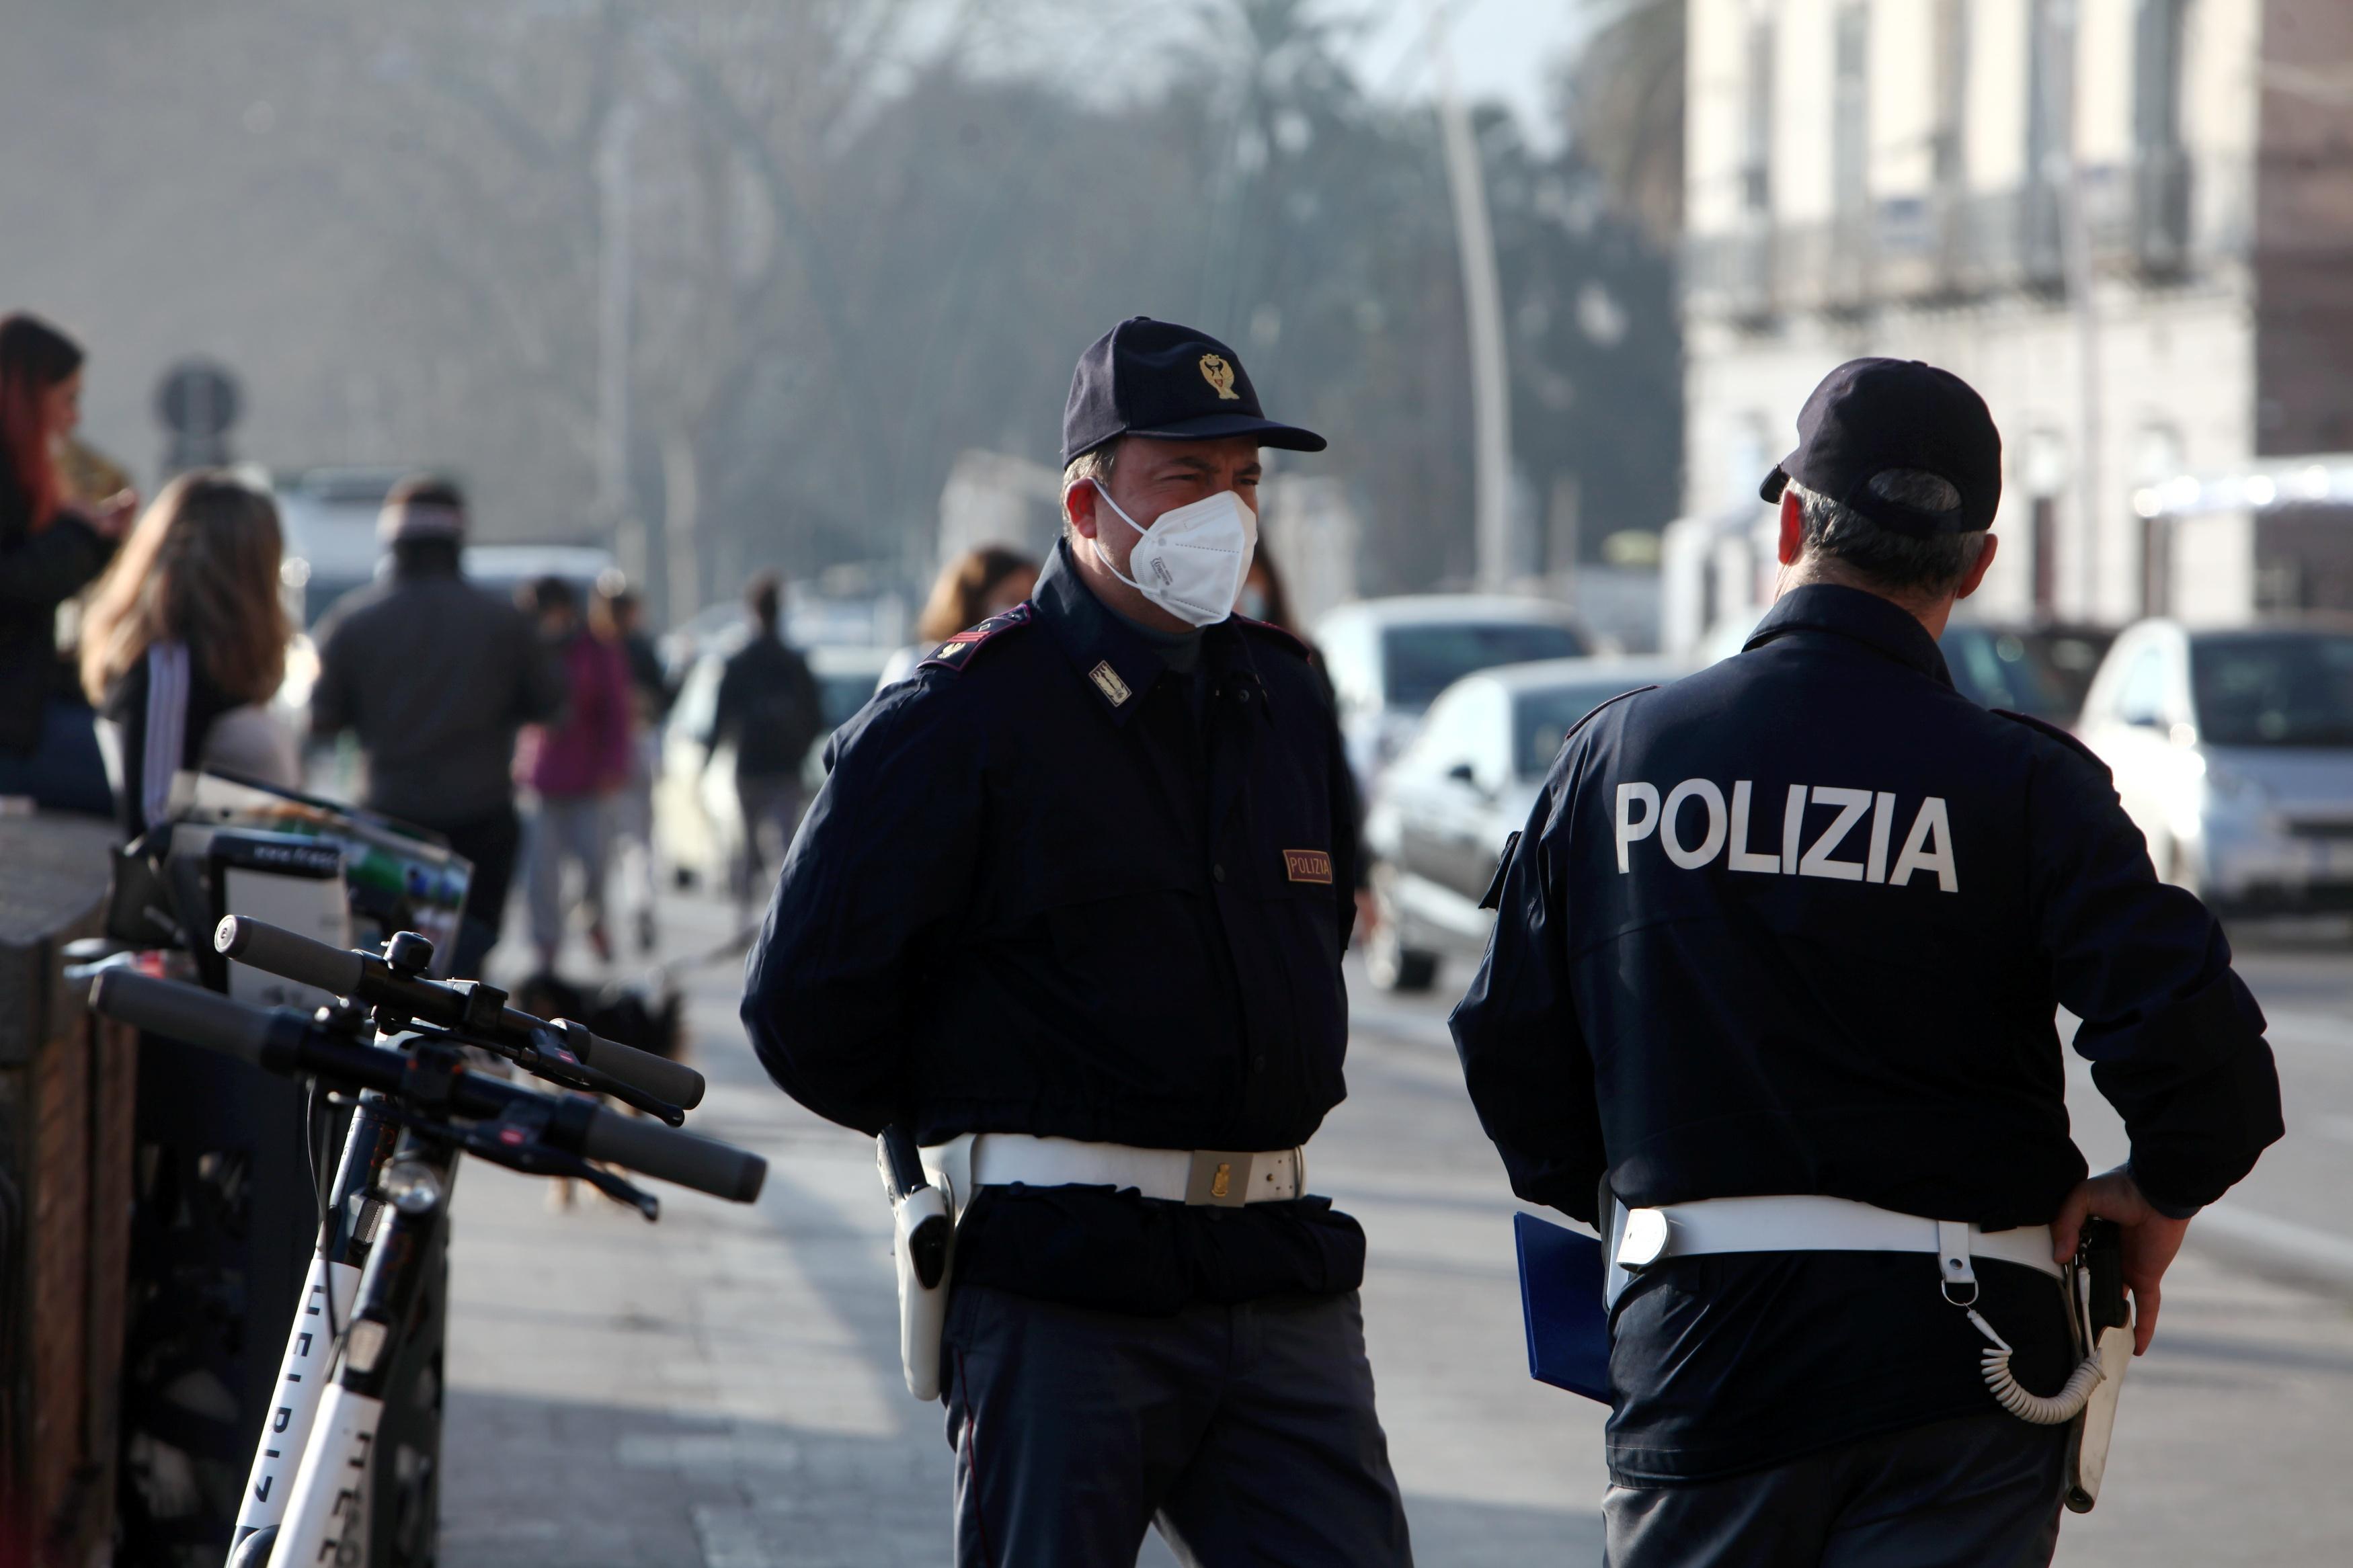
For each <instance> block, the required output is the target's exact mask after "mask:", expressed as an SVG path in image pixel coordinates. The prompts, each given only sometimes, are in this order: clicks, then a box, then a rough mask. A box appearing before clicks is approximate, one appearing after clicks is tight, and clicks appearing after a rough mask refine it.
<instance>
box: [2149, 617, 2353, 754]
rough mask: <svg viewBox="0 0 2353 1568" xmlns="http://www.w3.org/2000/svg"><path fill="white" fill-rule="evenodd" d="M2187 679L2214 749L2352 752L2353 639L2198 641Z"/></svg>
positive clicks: (2292, 636)
mask: <svg viewBox="0 0 2353 1568" xmlns="http://www.w3.org/2000/svg"><path fill="white" fill-rule="evenodd" d="M2189 679H2190V683H2191V685H2192V686H2193V687H2195V688H2196V690H2197V696H2198V727H2199V730H2200V733H2201V734H2202V735H2203V736H2204V737H2205V740H2206V742H2207V743H2208V744H2210V745H2216V746H2353V635H2348V634H2309V633H2306V634H2297V633H2282V632H2249V633H2243V634H2239V635H2233V636H2227V637H2200V638H2198V639H2197V641H2196V642H2194V643H2193V644H2191V646H2190V650H2189Z"/></svg>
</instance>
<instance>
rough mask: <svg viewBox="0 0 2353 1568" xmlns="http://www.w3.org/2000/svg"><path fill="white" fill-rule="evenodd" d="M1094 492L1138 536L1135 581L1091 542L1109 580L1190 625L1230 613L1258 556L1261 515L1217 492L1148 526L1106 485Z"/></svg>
mask: <svg viewBox="0 0 2353 1568" xmlns="http://www.w3.org/2000/svg"><path fill="white" fill-rule="evenodd" d="M1095 494H1097V495H1099V496H1101V497H1102V498H1103V504H1104V505H1105V506H1107V507H1109V508H1111V510H1113V511H1114V512H1118V514H1119V520H1120V521H1122V522H1124V523H1125V524H1127V526H1128V527H1130V528H1132V529H1134V530H1135V531H1136V532H1137V533H1139V534H1141V535H1143V537H1142V538H1140V539H1138V540H1137V541H1136V542H1135V548H1134V550H1133V551H1131V552H1129V554H1128V557H1127V564H1128V570H1129V571H1132V572H1134V574H1135V575H1134V576H1133V577H1131V576H1129V575H1128V574H1127V573H1126V572H1123V571H1121V570H1120V569H1119V568H1118V567H1116V566H1113V565H1112V563H1111V557H1110V555H1108V554H1107V553H1105V552H1104V551H1103V545H1102V544H1101V543H1097V544H1096V546H1095V557H1096V559H1097V560H1099V561H1101V562H1102V563H1103V566H1104V567H1105V569H1107V570H1108V571H1109V572H1110V573H1111V574H1112V575H1113V576H1114V577H1116V578H1118V579H1119V580H1120V581H1121V582H1123V583H1124V584H1127V585H1128V586H1129V587H1131V588H1133V589H1134V590H1135V591H1136V592H1137V593H1139V594H1141V595H1144V596H1145V598H1147V599H1149V600H1151V601H1152V602H1153V603H1154V604H1155V605H1159V606H1160V607H1161V608H1162V609H1164V610H1166V611H1167V612H1168V613H1169V614H1170V615H1172V616H1176V618H1177V619H1178V620H1180V621H1183V622H1185V623H1186V624H1187V625H1188V626H1216V625H1217V624H1218V623H1219V621H1222V620H1224V619H1225V618H1226V617H1227V616H1230V615H1232V614H1233V613H1234V601H1235V600H1236V599H1238V598H1240V596H1241V591H1242V580H1243V579H1244V578H1246V577H1248V576H1249V575H1250V558H1251V557H1252V556H1253V555H1255V554H1256V553H1257V552H1258V513H1256V512H1254V511H1252V510H1250V508H1249V506H1248V505H1246V504H1244V502H1243V500H1242V498H1241V497H1240V496H1238V495H1236V494H1235V493H1234V492H1233V491H1231V490H1219V492H1218V493H1217V494H1216V495H1213V496H1204V497H1202V498H1201V499H1200V500H1197V501H1192V502H1188V503H1187V504H1186V505H1184V506H1180V507H1173V508H1171V509H1170V510H1166V511H1164V512H1162V513H1161V514H1160V515H1159V516H1158V517H1156V518H1155V519H1153V521H1152V526H1151V527H1150V528H1146V527H1145V526H1144V525H1143V524H1142V523H1140V522H1138V521H1135V519H1134V518H1132V517H1130V516H1128V515H1127V513H1126V512H1124V511H1122V510H1120V505H1119V502H1117V501H1115V500H1112V499H1111V492H1110V491H1108V490H1106V489H1103V486H1101V485H1097V486H1095Z"/></svg>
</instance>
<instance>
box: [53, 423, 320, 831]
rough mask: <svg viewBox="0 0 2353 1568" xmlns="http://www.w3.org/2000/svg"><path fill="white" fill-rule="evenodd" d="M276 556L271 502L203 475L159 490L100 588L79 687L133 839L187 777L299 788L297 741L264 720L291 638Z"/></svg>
mask: <svg viewBox="0 0 2353 1568" xmlns="http://www.w3.org/2000/svg"><path fill="white" fill-rule="evenodd" d="M282 549H283V541H282V536H281V534H280V530H279V526H278V507H277V505H276V503H275V502H273V501H272V500H270V499H269V497H268V496H267V495H264V494H263V493H262V492H261V491H259V490H257V489H253V488H252V487H251V486H250V485H247V484H244V483H241V482H239V481H238V480H237V479H232V478H231V477H230V476H229V475H227V474H226V473H224V472H222V471H220V470H219V469H215V468H206V469H198V470H196V471H195V472H193V473H186V474H182V475H181V476H180V477H179V478H178V479H174V480H173V481H172V482H171V483H170V484H168V485H166V486H164V493H163V494H162V495H160V496H158V497H156V498H155V504H154V505H153V506H151V507H149V508H148V509H147V515H146V516H145V517H143V518H142V519H140V521H139V526H138V527H137V528H136V529H134V530H132V534H131V538H130V541H129V542H127V543H126V544H124V546H123V547H122V552H121V554H119V555H117V556H116V557H115V558H114V564H113V565H112V566H111V567H110V568H109V569H108V571H107V574H106V575H105V577H104V578H103V579H102V580H101V581H100V584H99V588H98V593H97V595H96V596H95V597H94V598H93V599H92V600H91V602H90V611H89V613H88V614H87V615H86V616H83V618H82V630H81V685H82V689H83V690H84V691H85V692H87V693H88V694H89V696H90V700H91V701H92V702H93V703H96V704H97V705H98V708H99V711H100V723H99V739H100V742H101V745H102V747H103V749H104V750H105V752H107V772H108V773H109V775H110V776H111V780H112V782H113V784H114V795H115V809H116V813H117V815H118V816H120V817H121V821H122V826H123V830H124V831H125V832H126V833H128V834H129V835H131V836H132V837H137V836H138V835H140V834H142V833H143V832H145V831H146V830H147V828H148V827H149V826H150V825H152V824H153V823H155V822H157V821H160V820H161V819H162V818H163V816H164V805H165V803H166V801H167V800H168V799H169V797H170V795H171V790H172V775H173V774H174V773H177V772H180V771H181V770H183V769H190V768H204V769H207V770H210V771H213V772H216V773H233V774H236V775H237V776H238V777H241V778H248V779H253V780H257V781H258V782H259V783H262V784H277V785H279V786H280V787H281V788H286V789H291V788H293V787H294V786H295V785H297V784H301V780H302V766H301V758H300V756H299V755H298V754H297V753H296V751H295V747H294V739H293V737H292V736H291V735H290V734H289V733H287V731H286V728H285V726H284V725H283V724H281V723H280V722H279V721H278V717H277V715H276V714H274V713H272V712H271V711H270V710H269V700H270V699H271V698H272V697H273V696H275V695H276V694H277V691H278V685H279V682H280V680H281V679H284V677H285V674H286V644H287V639H288V637H290V635H291V629H290V627H289V626H288V625H287V621H286V608H285V604H284V601H283V600H282V599H281V598H280V596H279V586H278V567H279V558H280V553H281V551H282Z"/></svg>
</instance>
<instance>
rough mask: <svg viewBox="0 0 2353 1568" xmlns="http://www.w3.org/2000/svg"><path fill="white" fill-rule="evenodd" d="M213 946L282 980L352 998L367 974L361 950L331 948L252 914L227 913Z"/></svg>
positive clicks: (223, 917)
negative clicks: (359, 952)
mask: <svg viewBox="0 0 2353 1568" xmlns="http://www.w3.org/2000/svg"><path fill="white" fill-rule="evenodd" d="M213 949H214V951H215V952H219V953H222V954H224V955H225V956H227V957H229V958H234V959H236V960H237V962H238V963H249V964H251V965H253V967H254V968H256V969H266V970H268V971H269V973H272V974H275V975H277V976H278V977H279V978H280V979H281V980H291V981H294V982H296V983H298V984H303V985H310V986H314V987H316V988H317V989H319V990H321V991H324V992H327V993H329V994H332V995H336V996H344V997H348V996H350V995H351V994H353V992H355V991H357V990H358V989H359V985H360V977H361V975H362V974H363V973H365V967H364V964H363V963H362V961H361V958H360V955H359V954H358V953H356V952H345V951H344V950H343V949H342V948H340V947H329V946H328V945H327V944H326V943H325V942H314V941H312V940H311V938H309V937H307V936H302V935H300V934H298V933H296V932H294V931H287V930H285V929H284V928H282V927H280V926H274V925H271V924H269V922H268V921H258V920H255V919H254V918H253V917H252V916H251V915H223V916H222V917H221V922H220V924H219V925H217V926H216V927H215V928H214V929H213Z"/></svg>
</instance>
